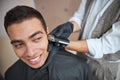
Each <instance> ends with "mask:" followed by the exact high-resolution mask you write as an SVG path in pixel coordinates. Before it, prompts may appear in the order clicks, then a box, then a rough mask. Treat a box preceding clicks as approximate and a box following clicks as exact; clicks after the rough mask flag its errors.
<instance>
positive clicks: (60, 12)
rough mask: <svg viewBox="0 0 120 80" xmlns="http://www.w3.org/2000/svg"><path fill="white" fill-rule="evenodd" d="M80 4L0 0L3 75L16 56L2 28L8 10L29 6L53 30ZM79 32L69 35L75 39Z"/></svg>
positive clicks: (76, 0) (57, 0)
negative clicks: (18, 6)
mask: <svg viewBox="0 0 120 80" xmlns="http://www.w3.org/2000/svg"><path fill="white" fill-rule="evenodd" d="M79 4H80V0H0V72H1V74H2V75H3V76H4V73H5V71H6V70H7V68H8V67H9V66H11V65H12V64H13V63H14V62H15V61H16V60H17V59H18V58H17V57H16V55H15V53H14V51H13V49H12V46H11V45H10V43H9V42H10V41H9V38H8V36H7V35H6V32H5V30H4V16H5V14H6V12H7V11H8V10H10V9H11V8H13V7H15V6H16V5H27V6H31V7H33V8H35V9H37V10H38V11H40V12H41V13H42V15H43V17H44V19H45V21H46V24H47V26H48V28H49V30H50V31H51V30H53V29H54V28H55V27H57V26H58V25H59V24H62V23H65V22H67V21H68V20H69V18H70V17H71V16H72V15H73V14H74V12H75V11H76V10H77V8H78V6H79ZM78 34H79V33H74V34H72V35H71V36H70V39H71V40H76V39H77V37H78Z"/></svg>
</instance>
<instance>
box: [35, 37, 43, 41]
mask: <svg viewBox="0 0 120 80" xmlns="http://www.w3.org/2000/svg"><path fill="white" fill-rule="evenodd" d="M41 38H42V37H38V38H36V39H34V41H35V42H39V41H40V40H41Z"/></svg>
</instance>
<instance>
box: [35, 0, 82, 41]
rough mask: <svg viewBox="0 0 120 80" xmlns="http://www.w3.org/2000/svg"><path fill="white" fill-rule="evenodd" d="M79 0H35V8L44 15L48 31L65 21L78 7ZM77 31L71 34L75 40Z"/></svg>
mask: <svg viewBox="0 0 120 80" xmlns="http://www.w3.org/2000/svg"><path fill="white" fill-rule="evenodd" d="M80 1H81V0H35V6H36V8H37V9H38V10H39V11H40V12H41V13H42V15H43V16H44V18H45V20H46V23H47V26H48V27H49V29H50V31H51V30H52V29H53V28H55V27H56V26H57V25H59V24H62V23H65V22H66V21H68V20H69V18H70V17H71V16H72V15H73V14H74V12H75V11H76V10H77V9H78V6H79V4H80ZM77 37H78V33H74V34H72V36H71V37H70V39H71V40H76V39H77Z"/></svg>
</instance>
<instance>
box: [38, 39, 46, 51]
mask: <svg viewBox="0 0 120 80" xmlns="http://www.w3.org/2000/svg"><path fill="white" fill-rule="evenodd" d="M36 47H39V48H42V49H47V47H48V41H47V40H46V41H45V40H42V41H41V42H39V43H38V44H37V46H36Z"/></svg>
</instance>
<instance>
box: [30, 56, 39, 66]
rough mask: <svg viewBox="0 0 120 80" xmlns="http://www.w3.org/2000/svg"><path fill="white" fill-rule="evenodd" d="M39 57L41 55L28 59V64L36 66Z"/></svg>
mask: <svg viewBox="0 0 120 80" xmlns="http://www.w3.org/2000/svg"><path fill="white" fill-rule="evenodd" d="M40 57H41V55H40V56H38V57H36V58H33V59H30V60H29V63H30V64H32V65H35V64H38V63H39V62H40Z"/></svg>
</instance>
